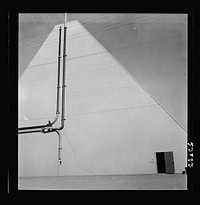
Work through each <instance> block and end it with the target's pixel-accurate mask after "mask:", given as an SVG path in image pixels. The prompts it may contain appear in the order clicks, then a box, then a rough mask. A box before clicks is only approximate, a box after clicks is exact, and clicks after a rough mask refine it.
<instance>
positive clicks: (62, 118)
mask: <svg viewBox="0 0 200 205" xmlns="http://www.w3.org/2000/svg"><path fill="white" fill-rule="evenodd" d="M66 20H67V19H66V14H65V24H64V43H63V80H62V83H63V84H62V115H61V127H62V128H63V127H64V120H65V87H66V85H65V77H66V56H67V55H66V33H67V26H66Z"/></svg>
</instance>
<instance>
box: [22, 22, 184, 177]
mask: <svg viewBox="0 0 200 205" xmlns="http://www.w3.org/2000/svg"><path fill="white" fill-rule="evenodd" d="M59 26H60V25H57V26H55V28H54V30H53V31H52V32H51V33H50V35H49V37H48V38H47V39H46V41H45V42H44V44H43V46H42V47H41V48H40V50H39V51H38V53H37V55H36V56H35V57H34V59H33V60H32V62H31V63H30V64H29V66H28V68H27V69H26V71H25V72H24V74H23V75H22V77H21V79H20V83H19V85H20V86H19V87H20V89H19V91H20V95H19V98H20V101H19V105H20V109H19V117H20V119H19V126H20V127H22V126H30V125H38V124H46V123H47V122H48V120H52V119H54V116H55V107H56V80H57V50H58V28H59ZM62 26H63V25H62ZM67 39H68V40H67V54H68V56H67V59H68V60H67V81H66V84H67V88H66V121H65V128H64V130H62V131H61V134H62V136H63V141H62V148H63V149H62V165H61V166H59V165H58V160H57V149H58V136H57V134H56V133H49V134H42V133H33V134H22V135H19V149H18V150H19V155H18V158H19V166H18V167H19V176H55V175H58V174H59V175H80V174H145V173H157V165H156V155H155V152H159V151H161V152H165V151H173V154H174V164H175V172H176V173H178V172H181V171H182V170H184V167H185V166H186V145H187V137H186V133H185V131H184V130H183V129H182V128H181V127H180V126H179V125H178V124H177V123H176V122H175V121H174V120H173V119H172V118H171V117H170V116H169V115H168V114H167V113H166V112H165V111H164V110H163V109H162V108H161V107H160V106H159V105H158V104H157V103H156V102H155V101H154V100H153V99H152V98H151V97H150V96H149V95H148V94H147V93H146V92H145V90H144V89H143V88H142V87H141V86H140V85H139V84H138V83H137V82H136V81H135V80H134V79H133V78H132V77H131V76H130V75H128V73H127V72H126V71H125V70H124V68H123V67H122V66H121V65H120V64H119V63H118V62H117V61H116V60H115V59H114V58H113V57H112V56H111V55H110V54H109V53H107V52H106V50H105V49H104V48H103V47H102V46H101V45H100V44H99V43H98V42H97V41H96V40H95V39H94V38H93V37H92V36H91V35H90V34H89V33H88V32H87V31H86V30H85V29H84V27H83V26H82V25H81V24H80V23H79V22H78V21H73V22H69V23H68V29H67ZM39 64H41V65H40V66H37V65H39ZM35 66H36V67H35ZM56 125H59V123H57V124H56Z"/></svg>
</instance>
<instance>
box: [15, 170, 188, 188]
mask: <svg viewBox="0 0 200 205" xmlns="http://www.w3.org/2000/svg"><path fill="white" fill-rule="evenodd" d="M18 189H19V190H187V175H183V174H144V175H93V176H86V175H85V176H57V177H56V176H53V177H51V176H48V177H19V178H18Z"/></svg>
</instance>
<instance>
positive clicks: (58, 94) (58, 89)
mask: <svg viewBox="0 0 200 205" xmlns="http://www.w3.org/2000/svg"><path fill="white" fill-rule="evenodd" d="M61 31H62V28H61V27H60V29H59V47H58V82H57V108H56V114H60V112H59V104H60V103H59V97H60V58H61Z"/></svg>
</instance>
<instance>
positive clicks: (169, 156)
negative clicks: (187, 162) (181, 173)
mask: <svg viewBox="0 0 200 205" xmlns="http://www.w3.org/2000/svg"><path fill="white" fill-rule="evenodd" d="M165 167H166V173H167V174H174V173H175V169H174V157H173V152H165Z"/></svg>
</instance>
